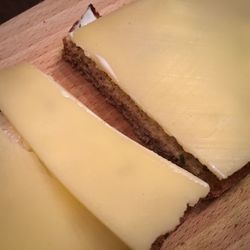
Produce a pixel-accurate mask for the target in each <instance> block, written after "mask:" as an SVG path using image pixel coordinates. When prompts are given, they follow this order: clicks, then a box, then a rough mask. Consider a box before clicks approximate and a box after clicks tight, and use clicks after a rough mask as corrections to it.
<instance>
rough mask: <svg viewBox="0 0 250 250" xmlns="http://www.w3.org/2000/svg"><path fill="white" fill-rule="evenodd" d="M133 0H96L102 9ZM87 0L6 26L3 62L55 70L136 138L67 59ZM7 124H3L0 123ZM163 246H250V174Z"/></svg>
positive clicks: (0, 52) (70, 0) (43, 9)
mask: <svg viewBox="0 0 250 250" xmlns="http://www.w3.org/2000/svg"><path fill="white" fill-rule="evenodd" d="M128 2H130V1H129V0H117V1H115V0H96V1H92V3H93V4H94V5H95V6H96V8H97V10H98V11H99V12H100V13H101V14H103V15H104V14H107V13H108V12H110V11H112V10H114V9H116V8H118V7H120V6H122V5H123V4H126V3H128ZM88 4H89V1H86V0H82V1H79V0H60V1H54V0H45V1H44V2H42V3H40V4H39V5H37V6H35V7H33V8H31V9H30V10H28V11H26V12H24V13H22V14H21V15H19V16H17V17H15V18H13V19H11V20H10V21H8V22H6V23H4V24H2V25H1V26H0V68H3V67H6V66H10V65H13V64H16V63H19V62H23V61H26V62H30V63H33V64H34V65H36V66H37V67H38V68H39V69H41V70H42V71H44V72H45V73H47V74H50V75H52V76H53V77H54V78H55V80H56V81H58V82H59V83H61V84H62V85H63V86H64V87H65V88H67V89H68V90H69V91H70V92H71V93H72V94H73V95H75V96H76V97H77V98H79V100H80V101H82V102H83V103H84V104H85V105H87V106H88V107H89V108H90V109H91V110H92V111H94V112H95V113H97V114H98V115H99V116H101V117H102V118H103V119H104V120H106V121H107V122H108V123H109V124H111V125H112V126H114V127H115V128H117V129H118V130H120V131H121V132H123V133H124V134H126V135H128V136H129V137H131V138H133V139H135V136H134V133H133V132H132V129H131V127H130V125H129V124H128V123H127V122H126V121H125V120H124V119H123V117H122V116H121V115H120V114H119V113H118V112H117V111H116V110H115V109H114V108H113V107H112V106H111V105H109V104H107V103H106V102H105V100H104V98H103V97H102V96H100V94H99V93H98V92H97V91H96V90H95V89H94V88H93V87H92V86H91V85H90V84H88V83H87V82H86V81H84V80H83V78H82V77H81V76H80V75H79V74H78V73H76V72H74V71H73V70H72V69H71V67H70V66H69V65H68V64H67V63H65V62H64V61H62V59H61V50H62V38H63V37H64V36H66V34H67V31H68V30H69V29H70V27H71V26H72V24H73V23H74V22H75V21H76V20H77V19H79V18H80V16H81V15H82V14H83V13H84V11H85V9H86V7H87V5H88ZM0 126H1V125H0ZM163 249H195V250H196V249H201V250H203V249H209V250H210V249H216V250H217V249H231V250H232V249H235V250H238V249H241V250H243V249H244V250H249V249H250V176H248V177H247V178H245V179H244V180H242V181H241V183H239V184H238V185H237V186H235V187H234V188H232V189H231V190H230V191H229V192H227V193H225V194H224V195H223V197H221V198H219V199H217V200H215V201H213V202H211V203H209V204H207V205H206V206H204V209H202V210H201V211H193V213H192V214H190V215H189V216H188V218H187V220H186V221H185V222H184V223H183V224H182V225H181V226H180V227H179V229H178V230H177V231H176V232H175V233H173V234H172V235H171V236H170V237H169V238H168V240H167V241H166V242H165V244H164V247H163Z"/></svg>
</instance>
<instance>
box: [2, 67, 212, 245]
mask: <svg viewBox="0 0 250 250" xmlns="http://www.w3.org/2000/svg"><path fill="white" fill-rule="evenodd" d="M0 109H1V110H2V111H3V113H4V114H5V115H6V116H7V117H8V119H9V120H10V121H11V123H12V124H14V126H15V127H16V129H17V130H18V131H19V132H20V133H21V135H22V136H23V137H24V138H25V139H26V140H27V142H28V143H29V144H30V145H31V147H32V148H33V150H34V151H35V152H36V154H37V155H38V156H39V158H40V159H41V160H42V161H43V162H44V163H45V165H46V166H47V167H48V168H49V169H50V171H51V172H52V173H54V175H55V176H56V177H57V178H58V179H59V180H60V181H61V182H62V183H63V184H64V185H65V186H66V187H67V188H68V190H70V192H71V193H72V194H74V195H75V196H76V197H77V198H78V199H79V200H80V201H81V202H82V203H83V204H84V205H85V206H86V207H87V208H88V209H89V210H90V211H91V212H92V213H93V214H94V215H95V216H96V217H97V218H99V219H100V220H101V221H102V222H103V223H104V224H105V225H106V226H107V227H109V228H110V229H111V230H112V231H113V232H114V233H115V234H117V235H118V236H119V237H120V238H121V239H122V240H123V241H124V242H125V243H127V244H128V245H129V246H130V247H131V248H133V249H142V250H145V249H149V248H150V245H151V244H152V243H153V242H154V240H155V239H156V238H157V237H158V236H160V235H161V234H163V233H166V232H168V231H170V230H172V229H174V228H175V227H176V226H177V225H178V224H179V221H180V218H181V217H182V216H183V214H184V212H185V210H186V208H187V205H188V204H189V205H191V206H193V205H194V204H195V203H196V202H197V201H198V200H199V199H200V198H202V197H205V196H206V195H207V193H208V191H209V187H208V185H207V184H206V183H204V182H203V181H201V180H199V179H198V178H196V177H194V176H193V175H191V174H190V173H188V172H186V171H184V170H182V169H180V168H178V167H177V166H176V165H174V164H172V163H170V162H168V161H166V160H164V159H162V158H160V157H159V156H157V155H156V154H154V153H152V152H151V151H149V150H147V149H145V148H144V147H142V146H140V145H139V144H137V143H135V142H134V141H132V140H130V139H129V138H127V137H125V136H123V135H122V134H120V133H119V132H117V131H116V130H114V129H113V128H111V127H109V126H108V125H107V124H106V123H104V122H103V121H102V120H100V119H99V118H97V117H96V116H95V115H93V114H92V113H91V112H90V111H89V110H88V109H87V108H86V107H85V106H83V105H82V104H80V103H79V102H78V101H76V100H75V99H74V98H73V97H72V96H70V94H68V93H67V92H66V91H65V90H63V89H62V88H61V87H60V86H59V85H57V84H56V83H55V82H54V81H53V80H52V79H51V78H49V77H48V76H46V75H44V74H42V73H41V72H39V71H38V70H36V69H35V68H33V67H32V66H28V65H19V66H16V67H14V68H10V69H6V70H3V71H2V72H0Z"/></svg>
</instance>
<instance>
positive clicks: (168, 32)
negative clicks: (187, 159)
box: [72, 0, 250, 178]
mask: <svg viewBox="0 0 250 250" xmlns="http://www.w3.org/2000/svg"><path fill="white" fill-rule="evenodd" d="M249 9H250V2H249V1H245V0H239V1H234V0H230V1H228V0H223V1H209V0H205V1H195V0H187V1H183V0H158V1H155V0H141V1H136V2H135V3H133V4H130V5H128V6H125V7H124V8H121V9H119V10H118V11H115V12H113V13H111V14H110V15H108V16H105V17H102V18H100V19H98V20H97V21H95V22H93V23H91V24H89V25H87V26H86V27H83V28H81V29H79V30H77V31H75V32H74V33H73V35H72V39H73V41H74V42H75V43H76V44H77V45H78V46H80V47H82V48H83V49H84V50H85V52H86V53H87V55H89V56H90V57H91V58H92V59H93V60H94V61H96V63H97V64H98V65H99V67H101V68H102V69H103V70H105V71H106V72H107V73H108V74H109V75H110V77H111V78H112V79H113V80H114V81H115V82H116V83H118V84H119V86H120V87H121V88H122V89H123V90H124V91H125V92H126V93H127V94H129V96H130V97H132V99H133V100H134V101H135V102H136V103H137V104H138V105H139V106H140V107H141V108H142V109H143V110H144V111H145V112H146V113H147V114H148V115H149V116H150V117H152V118H153V119H154V120H156V121H157V122H158V123H159V124H160V125H161V126H162V128H163V129H164V130H165V131H166V133H168V134H170V135H173V136H174V137H175V138H176V139H177V140H178V141H179V143H180V144H181V145H182V146H183V147H184V149H185V150H186V151H189V152H190V153H192V154H193V155H194V156H196V157H198V158H199V160H200V161H201V162H202V163H204V164H205V165H206V166H208V168H209V169H210V170H211V171H212V172H214V173H215V174H216V175H217V176H218V177H219V178H227V177H228V176H230V175H231V174H233V173H234V172H236V171H237V170H239V169H240V168H241V167H243V165H245V164H246V163H247V162H248V161H249V160H250V109H249V107H250V84H249V79H250V70H249V68H250V45H249V44H250V32H249V29H250V14H249V11H248V10H249ZM107 65H108V67H107Z"/></svg>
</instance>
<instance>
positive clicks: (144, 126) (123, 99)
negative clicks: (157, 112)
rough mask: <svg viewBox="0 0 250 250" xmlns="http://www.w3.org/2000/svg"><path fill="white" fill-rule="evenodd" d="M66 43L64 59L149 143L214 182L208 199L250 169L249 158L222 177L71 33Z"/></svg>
mask: <svg viewBox="0 0 250 250" xmlns="http://www.w3.org/2000/svg"><path fill="white" fill-rule="evenodd" d="M88 10H91V11H92V13H93V14H94V15H95V17H96V18H99V17H100V15H99V13H98V12H97V11H96V10H95V8H94V6H93V5H90V6H89V8H88ZM80 26H81V25H80V21H77V22H76V23H75V24H74V25H73V26H72V28H71V29H70V32H72V31H74V30H75V29H77V28H79V27H80ZM63 43H64V49H63V58H64V60H65V61H67V62H69V63H70V64H71V66H72V67H73V68H75V69H76V70H77V71H78V72H80V73H81V74H82V75H83V76H84V77H85V78H86V80H88V81H89V82H90V83H91V84H92V85H93V86H95V87H96V89H98V90H99V92H100V93H101V94H102V95H103V96H104V97H105V98H106V99H107V101H108V102H109V103H111V104H112V105H113V106H114V107H116V109H118V111H120V112H121V113H122V114H123V116H124V117H125V118H126V119H127V120H128V122H129V123H130V124H131V126H132V127H133V129H134V131H135V133H136V135H137V136H138V138H139V139H140V141H141V142H142V143H143V144H144V145H145V146H146V147H148V148H149V149H151V150H153V151H154V152H156V153H157V154H159V155H161V156H162V157H164V158H166V159H168V160H170V161H172V162H173V163H175V164H177V165H178V166H180V167H182V168H184V169H185V170H187V171H189V172H190V173H192V174H194V175H195V176H197V177H199V178H200V179H202V180H204V181H205V182H207V183H208V184H209V185H210V188H211V191H210V193H209V195H208V196H207V199H211V198H216V197H218V196H220V195H221V194H222V193H224V192H225V191H227V190H228V189H229V188H231V187H232V186H233V185H235V184H236V183H237V182H239V181H240V180H241V179H242V178H244V177H245V176H246V175H248V174H249V173H250V162H248V163H247V164H246V165H245V166H243V167H242V168H241V169H240V170H239V171H237V172H236V173H234V174H233V175H231V176H230V177H228V178H227V179H223V180H219V179H218V178H217V177H216V176H215V175H214V174H213V173H212V172H210V171H209V169H208V168H207V167H206V166H205V165H203V164H202V163H201V162H200V161H199V160H198V159H197V158H196V157H195V156H193V155H192V154H190V153H188V152H186V151H184V149H183V148H182V146H181V145H180V144H179V143H178V142H177V140H176V139H175V138H174V137H173V136H169V135H168V134H166V133H165V131H164V130H163V129H162V128H161V126H160V125H159V124H158V123H157V122H156V121H154V120H153V119H152V118H150V117H149V116H148V115H147V114H146V113H145V112H144V111H143V110H141V109H140V108H139V107H138V105H137V104H136V103H135V102H134V101H133V100H132V99H131V98H130V97H129V96H128V95H127V94H126V93H125V92H124V91H123V90H122V89H121V88H120V87H119V86H118V85H117V84H116V83H115V82H114V81H113V80H112V79H111V78H110V77H109V75H108V74H107V73H105V72H104V71H102V70H100V69H99V68H98V67H97V65H96V63H95V62H94V61H92V60H91V59H90V58H88V57H87V56H86V55H85V52H84V50H83V49H82V48H80V47H78V46H77V45H76V44H75V43H74V42H73V41H72V40H71V37H70V35H68V36H67V37H65V38H64V40H63Z"/></svg>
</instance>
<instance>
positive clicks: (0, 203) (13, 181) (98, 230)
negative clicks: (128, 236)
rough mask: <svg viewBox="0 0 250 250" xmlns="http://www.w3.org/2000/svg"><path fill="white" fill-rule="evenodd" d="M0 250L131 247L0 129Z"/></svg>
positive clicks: (96, 249)
mask: <svg viewBox="0 0 250 250" xmlns="http://www.w3.org/2000/svg"><path fill="white" fill-rule="evenodd" d="M0 211H1V213H0V222H1V223H0V249H3V250H19V249H24V250H33V249H36V250H45V249H46V250H68V249H75V250H82V249H91V250H92V249H93V250H102V249H106V250H111V249H119V250H125V249H128V248H127V247H126V246H125V245H124V244H123V243H122V242H121V241H120V240H119V239H118V238H116V237H115V236H114V235H113V234H112V233H111V232H110V231H109V230H108V229H107V228H105V226H104V225H103V224H101V223H100V222H99V221H98V220H97V219H96V218H95V217H94V216H93V215H92V214H90V213H89V212H88V211H87V210H86V209H85V208H84V207H83V206H82V205H81V204H80V203H79V202H78V201H77V200H75V198H73V197H72V196H71V195H70V194H69V193H68V192H67V191H66V190H65V189H64V187H63V186H62V185H61V184H60V183H59V182H58V181H57V180H56V179H54V177H52V176H51V175H50V174H49V173H48V172H47V170H46V168H45V167H44V166H43V165H42V164H41V162H40V161H39V160H38V159H37V157H36V156H35V155H34V154H33V153H32V152H29V151H27V150H25V149H24V148H22V147H21V146H20V145H19V144H18V143H16V142H14V140H13V139H11V140H9V139H8V138H7V135H6V134H4V133H3V131H2V130H1V128H0Z"/></svg>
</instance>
